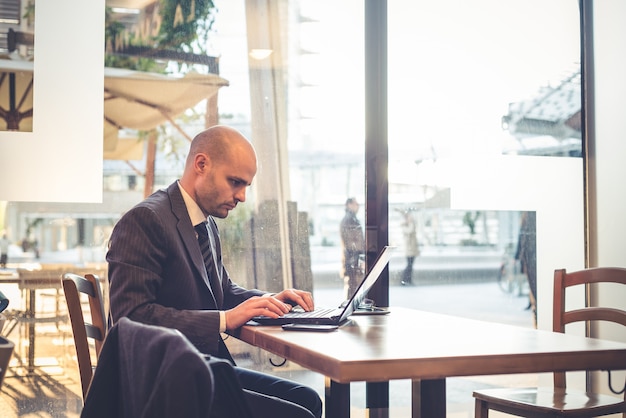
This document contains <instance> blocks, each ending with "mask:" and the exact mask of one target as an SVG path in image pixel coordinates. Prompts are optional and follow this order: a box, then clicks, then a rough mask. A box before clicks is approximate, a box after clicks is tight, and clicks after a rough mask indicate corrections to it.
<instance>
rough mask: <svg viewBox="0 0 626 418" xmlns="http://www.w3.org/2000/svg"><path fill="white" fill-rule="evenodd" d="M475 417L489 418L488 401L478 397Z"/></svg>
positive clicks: (475, 405)
mask: <svg viewBox="0 0 626 418" xmlns="http://www.w3.org/2000/svg"><path fill="white" fill-rule="evenodd" d="M474 418H489V408H488V407H487V402H485V401H481V400H480V399H476V402H475V404H474Z"/></svg>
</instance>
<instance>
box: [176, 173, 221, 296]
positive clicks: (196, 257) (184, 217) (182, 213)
mask: <svg viewBox="0 0 626 418" xmlns="http://www.w3.org/2000/svg"><path fill="white" fill-rule="evenodd" d="M167 193H168V195H169V196H170V201H171V202H172V212H173V213H174V215H175V216H176V218H177V219H178V224H177V225H176V229H178V234H179V235H180V237H181V239H182V242H183V244H184V246H185V249H186V250H187V253H188V254H189V259H190V260H191V262H192V264H193V266H194V268H195V269H196V272H197V273H198V277H200V279H201V280H202V281H203V282H204V284H205V285H206V287H207V289H208V290H209V292H210V293H211V297H212V298H213V302H214V303H215V307H216V308H217V307H218V305H217V300H216V297H215V294H214V292H213V289H211V284H210V283H209V277H208V276H207V272H206V266H205V265H204V259H203V258H202V252H201V251H200V246H199V245H198V239H197V237H196V231H195V230H194V228H193V225H191V219H189V212H187V206H185V201H184V200H183V196H182V194H181V193H180V189H179V188H178V183H177V182H174V183H173V184H171V185H170V186H169V187H168V188H167ZM211 235H212V234H209V238H210V239H211V241H210V242H211V246H212V249H213V250H214V249H215V246H214V243H213V240H212V237H211ZM213 254H215V253H213ZM220 291H221V289H220Z"/></svg>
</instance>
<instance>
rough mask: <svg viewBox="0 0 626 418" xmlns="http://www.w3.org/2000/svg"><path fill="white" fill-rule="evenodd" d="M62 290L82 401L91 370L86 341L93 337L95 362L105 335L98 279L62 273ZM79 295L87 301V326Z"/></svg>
mask: <svg viewBox="0 0 626 418" xmlns="http://www.w3.org/2000/svg"><path fill="white" fill-rule="evenodd" d="M63 291H64V292H65V301H66V302H67V310H68V312H69V315H70V322H71V323H72V332H73V334H74V345H75V346H76V357H77V360H78V371H79V373H80V383H81V387H82V391H83V400H84V399H85V398H86V396H87V390H88V389H89V385H90V383H91V379H92V377H93V370H94V363H92V351H91V349H90V344H89V340H88V339H89V338H93V340H94V345H95V359H97V358H98V356H100V351H101V350H102V344H103V343H104V338H105V336H106V316H105V314H104V303H103V297H102V290H101V289H100V279H99V278H98V276H96V275H94V274H85V276H84V277H83V276H79V275H77V274H73V273H65V274H64V275H63ZM81 294H84V295H87V299H88V300H89V311H90V313H91V323H87V322H85V318H84V316H83V307H82V303H81ZM83 299H84V297H83Z"/></svg>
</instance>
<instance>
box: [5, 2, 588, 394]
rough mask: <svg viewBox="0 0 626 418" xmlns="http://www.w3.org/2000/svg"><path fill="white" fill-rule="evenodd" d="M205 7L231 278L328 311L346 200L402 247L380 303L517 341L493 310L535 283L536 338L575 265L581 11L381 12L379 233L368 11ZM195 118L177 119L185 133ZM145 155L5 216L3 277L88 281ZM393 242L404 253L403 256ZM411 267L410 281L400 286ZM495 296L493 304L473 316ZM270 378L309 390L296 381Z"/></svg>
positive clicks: (160, 158) (336, 6)
mask: <svg viewBox="0 0 626 418" xmlns="http://www.w3.org/2000/svg"><path fill="white" fill-rule="evenodd" d="M120 2H122V1H121V0H120ZM120 2H117V3H120ZM140 3H150V2H149V1H145V2H140ZM215 4H216V6H217V10H216V13H215V15H214V18H215V23H214V26H213V31H212V32H211V34H210V37H209V44H208V45H207V49H208V50H209V53H210V54H212V55H215V56H216V57H219V75H220V77H223V78H224V79H225V80H227V81H228V87H222V88H221V89H220V90H219V93H218V96H217V100H216V102H214V103H213V105H214V106H216V108H217V122H219V123H221V124H226V125H231V126H234V127H236V128H238V129H240V130H241V131H242V132H244V133H245V134H246V135H247V136H248V137H249V138H250V140H251V141H252V143H253V144H254V145H255V147H256V149H257V151H258V155H259V160H260V164H259V167H260V168H259V172H258V174H257V178H256V179H255V182H254V186H253V188H252V189H251V192H250V194H249V196H248V197H249V199H248V201H247V202H246V203H245V204H243V205H240V206H239V207H238V208H237V209H236V210H235V211H234V212H233V213H232V214H231V215H230V216H229V217H228V218H227V219H226V220H224V221H220V228H221V236H222V239H223V241H224V245H223V248H224V252H225V253H224V257H225V260H226V266H227V268H228V269H229V271H230V273H231V275H232V276H233V279H234V280H235V281H237V282H239V283H241V284H242V285H245V286H248V287H259V288H262V289H267V290H271V291H276V290H279V289H282V288H283V287H286V286H296V287H301V288H305V289H309V290H311V291H313V292H314V295H315V297H316V299H317V303H318V305H336V304H338V303H340V302H341V301H342V300H343V298H344V297H345V281H344V277H343V270H344V268H343V267H344V266H343V258H342V257H343V249H342V241H341V234H340V223H341V221H342V218H343V217H344V215H345V213H346V208H347V205H346V202H347V199H349V198H355V200H356V201H357V202H358V203H359V204H360V206H359V210H358V211H357V212H356V213H355V217H356V219H357V220H358V221H359V222H360V224H361V228H362V230H363V235H364V236H365V238H366V239H367V240H372V239H374V238H375V237H374V235H375V234H374V233H373V232H372V231H374V230H377V228H378V227H379V226H380V225H383V226H384V227H385V228H384V230H385V231H388V241H389V243H390V244H391V245H394V246H397V247H398V248H397V250H396V254H395V255H394V257H393V259H392V260H391V262H390V265H389V266H390V268H389V289H388V292H389V303H390V305H403V306H408V307H412V308H417V309H434V310H441V311H445V312H449V313H453V314H459V315H464V316H476V317H480V318H481V319H485V320H493V321H507V322H514V323H519V325H522V326H532V325H533V320H532V319H531V316H532V313H531V311H530V310H529V311H527V312H526V313H523V315H524V316H523V317H520V316H519V315H518V316H515V318H511V317H510V316H508V315H506V314H505V315H503V314H502V312H503V311H500V310H499V309H504V310H506V309H513V308H511V307H510V306H509V307H507V306H506V303H507V302H511V301H513V302H511V303H512V304H513V303H514V304H515V308H514V309H516V310H517V311H520V312H522V311H523V308H524V307H525V305H526V303H527V302H528V300H529V298H528V296H527V295H528V292H529V289H530V288H533V286H536V295H535V296H536V297H537V298H536V299H537V300H538V301H539V302H538V310H537V312H538V317H537V320H538V324H539V326H540V327H544V328H545V327H549V324H550V315H551V313H550V312H551V311H550V309H549V299H550V296H551V289H550V277H551V274H552V271H553V269H554V268H555V266H562V265H570V266H579V267H582V265H583V260H584V257H583V236H584V233H583V232H584V231H583V220H584V217H583V207H582V205H583V190H582V188H583V182H582V179H583V175H582V168H583V162H582V158H581V154H582V153H581V150H582V148H581V121H580V112H581V103H580V81H581V77H580V34H579V10H578V1H577V0H550V1H545V0H530V1H529V0H516V1H501V0H471V1H470V0H441V1H421V0H402V1H401V0H395V1H390V2H388V22H387V28H388V43H387V45H386V48H387V51H386V52H387V57H388V61H387V63H386V65H387V67H386V70H387V72H386V73H387V75H388V77H387V80H386V82H387V85H388V90H386V93H387V97H388V114H379V115H375V116H374V117H376V118H381V120H383V121H384V123H385V124H387V125H388V132H387V135H388V147H387V148H386V150H387V151H388V166H389V170H388V173H378V174H379V175H380V178H385V177H386V181H388V189H389V193H388V195H387V196H386V197H384V198H385V199H386V202H385V203H386V204H387V206H388V216H387V217H386V218H384V219H378V221H379V222H380V225H368V224H367V222H368V220H367V217H366V214H367V212H368V210H370V207H371V206H370V205H373V204H380V203H381V202H376V201H372V199H371V196H368V192H367V191H368V188H367V185H368V183H367V182H368V181H372V179H371V178H368V176H367V174H366V173H367V169H368V164H371V163H372V161H375V160H376V158H377V157H378V156H372V155H368V154H367V152H366V140H365V138H366V135H367V132H366V126H367V124H366V119H365V118H366V116H365V102H366V97H368V94H367V92H368V89H371V88H374V86H372V85H370V84H367V83H366V82H365V80H366V78H365V76H364V74H365V73H366V71H372V68H366V64H365V55H366V54H365V51H366V50H367V48H368V45H367V44H366V30H367V28H366V26H365V25H364V24H363V22H364V15H365V8H366V6H367V2H364V1H362V0H280V1H274V0H268V1H265V2H263V1H246V0H238V1H233V0H219V1H215ZM383 73H385V72H384V71H383V72H381V73H380V74H383ZM207 108H208V106H207V105H206V104H205V103H202V104H201V105H200V106H199V107H196V108H195V110H196V111H199V112H202V111H204V110H206V109H207ZM186 116H187V117H189V114H187V115H186ZM203 122H204V120H203V119H202V118H200V119H198V118H195V119H193V120H192V121H190V119H186V120H185V118H181V120H177V123H178V124H180V126H182V127H183V129H184V130H185V131H186V132H187V134H188V135H190V136H193V135H194V134H195V133H196V132H197V131H198V130H200V129H202V128H203V126H204V124H203ZM157 132H158V135H159V136H158V139H157V144H158V146H157V149H156V164H155V173H154V174H155V175H154V180H153V182H154V185H155V186H156V187H163V186H167V185H168V184H170V183H171V182H172V181H173V180H174V179H176V178H177V177H179V176H180V173H181V171H182V159H181V158H182V157H183V156H184V155H185V153H186V150H187V144H188V142H186V139H184V138H183V137H182V136H180V135H179V134H178V133H177V129H174V128H173V127H172V126H171V125H170V124H168V123H166V124H165V125H164V127H163V128H162V130H159V131H157ZM124 133H128V132H124ZM144 135H145V134H144V133H138V137H139V138H144V140H143V142H142V140H139V141H138V140H136V139H133V140H132V145H133V146H134V147H135V148H136V146H137V144H138V143H139V144H141V145H142V146H143V147H145V146H146V144H147V141H145V138H146V137H145V136H144ZM133 138H134V137H133ZM122 139H123V138H122ZM384 146H386V144H384ZM135 155H136V154H135ZM145 155H146V154H145V150H143V149H142V150H140V152H139V157H132V158H130V157H128V158H126V159H121V160H105V162H104V179H103V189H104V190H103V196H104V197H103V202H102V203H101V204H98V203H72V204H70V203H67V204H65V203H58V202H57V203H34V202H3V204H2V205H0V208H1V209H2V215H3V216H4V229H5V230H6V232H7V233H8V236H9V239H10V240H11V246H10V249H9V265H10V268H18V267H28V268H42V267H45V266H46V265H49V264H62V265H63V266H65V267H64V268H66V269H71V268H73V267H67V266H77V267H81V268H82V267H85V266H87V267H90V266H92V267H94V266H97V267H98V268H100V267H102V265H103V263H104V256H105V252H106V245H107V239H108V236H109V234H110V232H111V230H112V227H113V225H114V224H115V222H116V221H117V220H118V219H119V217H120V216H121V215H122V214H123V213H124V212H125V211H126V210H127V209H128V208H130V207H132V206H133V205H134V204H136V203H137V202H139V201H140V200H141V199H142V198H143V196H144V186H145V184H146V176H145V174H146V172H145V171H144V168H145V167H147V165H146V157H145ZM142 156H143V157H142ZM142 158H143V159H142ZM127 160H130V161H127ZM15 180H16V181H20V177H19V173H17V174H15ZM563 206H566V207H568V210H567V211H562V210H560V209H559V208H560V207H563ZM0 219H3V218H2V217H0ZM528 219H531V220H532V222H531V227H530V229H528V230H524V229H523V227H522V225H524V222H526V221H525V220H528ZM411 224H412V225H413V226H414V227H415V231H414V232H412V231H411V229H410V228H411ZM407 231H408V232H407ZM524 231H526V235H530V236H532V239H533V241H534V242H536V244H535V247H534V251H533V252H534V254H532V256H533V257H532V258H533V262H534V265H535V268H536V272H537V273H536V282H535V283H530V285H529V284H528V281H527V279H526V277H525V276H524V273H525V272H524V271H523V269H522V261H516V257H515V255H516V253H517V252H518V251H517V250H518V242H519V241H520V237H522V236H525V235H524V234H523V232H524ZM407 233H408V234H413V233H414V234H415V237H416V239H417V245H416V248H415V249H413V250H412V251H408V252H407V250H409V247H410V246H412V245H413V244H407V242H406V241H405V240H404V238H405V235H406V234H407ZM529 248H530V247H529ZM527 252H528V251H527ZM250 254H254V256H250ZM408 257H412V258H413V260H412V261H410V260H409V259H408ZM518 258H519V257H518ZM407 263H412V264H410V266H411V271H412V275H411V277H410V281H411V283H410V285H409V283H405V285H404V286H403V284H402V281H405V282H408V281H409V280H407V276H403V272H404V270H405V269H406V266H407ZM94 268H95V267H94ZM498 283H500V286H498ZM14 290H15V289H14ZM491 292H495V293H497V294H498V296H502V297H504V299H499V300H503V302H497V301H495V300H492V301H489V300H487V301H486V302H481V301H482V300H483V298H485V297H486V296H489V295H491V294H492V293H491ZM13 299H14V300H16V301H19V300H20V295H19V292H17V291H16V292H15V294H14V296H13ZM467 300H474V301H476V302H478V303H473V304H468V305H467V306H466V305H463V304H464V303H465V302H466V301H467ZM511 306H513V305H511ZM472 309H475V311H472ZM505 312H506V311H505ZM520 318H521V319H520ZM515 321H518V322H515ZM227 343H228V344H229V345H231V348H232V351H233V354H234V355H235V356H236V357H238V358H239V359H240V361H241V362H242V364H245V365H248V362H249V363H251V364H252V366H253V367H258V368H260V369H264V368H272V369H274V371H276V370H278V369H275V368H274V367H273V365H272V363H270V362H268V361H267V358H268V355H267V354H264V353H261V352H259V351H258V350H255V349H253V348H251V347H248V346H245V345H243V344H241V343H239V344H238V343H237V342H236V341H234V339H230V340H228V341H227ZM66 354H67V353H66V352H65V353H63V354H62V355H66ZM271 360H272V362H274V363H277V362H280V359H271ZM280 370H284V371H285V373H286V374H289V375H292V376H293V377H296V378H303V379H306V380H307V381H308V382H312V384H313V385H316V387H322V385H323V379H322V377H321V376H316V375H315V376H313V377H311V376H310V374H306V375H305V376H304V377H302V374H301V372H302V371H301V370H300V369H298V368H297V367H296V368H294V369H289V368H286V369H280Z"/></svg>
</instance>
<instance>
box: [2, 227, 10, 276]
mask: <svg viewBox="0 0 626 418" xmlns="http://www.w3.org/2000/svg"><path fill="white" fill-rule="evenodd" d="M10 244H11V242H10V241H9V239H8V238H7V234H2V238H0V268H3V269H4V268H6V267H7V262H8V261H9V245H10Z"/></svg>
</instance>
